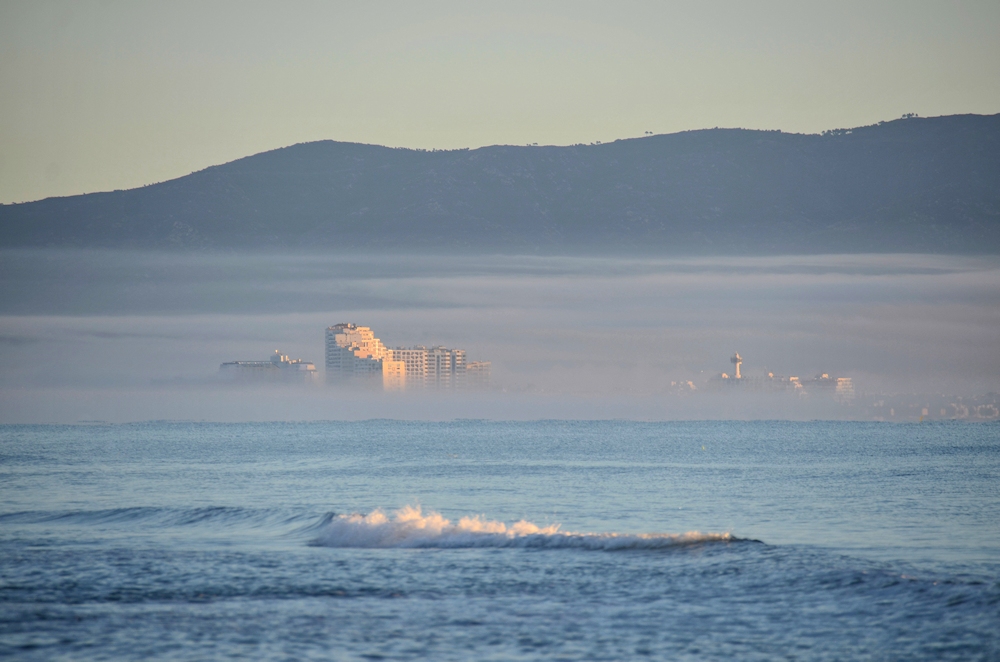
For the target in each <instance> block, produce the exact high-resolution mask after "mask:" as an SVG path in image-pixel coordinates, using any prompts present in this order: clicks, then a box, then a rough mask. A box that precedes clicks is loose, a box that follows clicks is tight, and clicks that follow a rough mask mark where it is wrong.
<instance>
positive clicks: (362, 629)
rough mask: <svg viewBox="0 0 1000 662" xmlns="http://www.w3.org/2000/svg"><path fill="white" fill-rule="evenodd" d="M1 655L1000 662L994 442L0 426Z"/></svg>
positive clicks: (768, 427)
mask: <svg viewBox="0 0 1000 662" xmlns="http://www.w3.org/2000/svg"><path fill="white" fill-rule="evenodd" d="M407 506H410V507H409V508H407ZM695 532H700V533H695ZM11 655H13V656H14V657H18V658H24V659H38V660H43V659H44V660H58V659H102V658H103V659H135V660H138V659H149V658H160V659H205V658H226V657H233V658H236V657H255V658H267V659H345V660H349V659H419V658H428V659H437V660H448V659H456V660H458V659H462V660H464V659H609V660H611V659H623V658H643V657H653V658H661V659H662V658H669V659H692V660H702V659H721V658H727V659H729V658H732V659H741V660H742V659H762V660H764V659H768V660H770V659H776V658H780V659H880V660H881V659H886V660H908V659H914V658H922V659H956V660H959V659H960V660H969V659H998V658H1000V426H998V425H993V424H984V425H965V424H931V425H928V424H923V425H916V424H914V425H893V424H863V423H821V422H816V423H778V422H775V423H768V422H759V423H742V422H740V423H736V422H732V423H626V422H534V423H494V422H480V421H460V422H454V423H440V424H436V423H409V422H393V421H370V422H362V423H303V424H233V425H222V424H220V425H215V424H182V423H149V424H133V425H114V426H7V427H0V656H11Z"/></svg>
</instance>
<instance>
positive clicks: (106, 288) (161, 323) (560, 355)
mask: <svg viewBox="0 0 1000 662" xmlns="http://www.w3.org/2000/svg"><path fill="white" fill-rule="evenodd" d="M0 280H2V283H3V288H2V293H0V347H2V348H3V351H2V352H0V393H2V404H0V420H2V421H4V422H15V421H16V422H29V421H54V422H55V421H58V422H73V421H76V420H82V419H103V420H111V421H125V420H148V419H159V418H170V419H194V420H201V419H206V420H311V419H334V418H336V419H340V418H371V417H376V418H421V419H422V418H436V419H441V418H444V419H447V418H641V419H669V418H814V417H821V418H822V417H836V416H837V413H836V412H832V413H831V412H829V411H827V410H826V408H825V407H826V405H823V404H822V403H818V402H813V403H811V404H806V403H804V402H803V401H802V400H801V398H800V399H798V400H794V399H793V400H792V401H790V402H789V401H786V399H781V398H776V397H771V396H767V395H761V396H753V397H747V398H739V399H734V398H732V397H724V396H718V395H716V396H712V395H704V394H703V393H702V392H703V391H704V390H705V387H706V385H707V381H708V379H709V377H710V376H711V375H713V374H715V373H718V372H721V371H730V370H731V365H730V364H729V361H728V360H729V356H730V355H731V354H732V352H734V351H739V352H740V353H741V355H742V356H743V357H744V364H743V373H744V374H745V375H748V376H757V375H762V374H764V373H766V372H768V371H771V372H774V373H776V374H780V375H797V376H800V377H804V378H808V377H812V376H813V375H815V374H817V373H828V374H831V375H836V376H848V377H851V378H852V379H853V380H854V383H855V388H856V389H857V390H858V391H859V392H905V393H955V394H968V395H974V394H979V393H985V392H987V391H997V390H1000V378H998V375H1000V352H997V351H996V348H997V347H1000V259H997V258H989V257H987V258H966V257H961V258H960V257H948V256H920V255H861V256H857V255H855V256H808V257H779V258H701V259H675V260H626V259H603V258H602V259H597V258H594V259H588V258H545V257H523V258H510V257H495V258H478V257H477V258H466V257H462V256H445V257H441V256H438V257H409V258H400V257H384V256H357V255H355V256H343V255H315V254H313V255H305V254H299V255H288V254H283V255H236V254H210V253H199V254H168V253H143V252H114V251H66V250H50V251H45V250H33V251H4V252H2V255H0ZM345 321H350V322H355V323H357V324H362V325H367V326H370V327H372V328H373V330H374V331H375V332H376V335H377V336H379V337H380V338H381V339H382V340H383V342H385V343H386V344H387V345H389V346H404V345H405V346H410V345H416V344H422V345H428V346H430V345H437V344H443V345H447V346H451V347H459V348H463V349H465V350H466V351H467V353H468V358H469V360H489V361H492V363H493V385H494V389H493V390H491V391H489V392H485V393H477V394H463V395H459V394H453V395H450V396H449V395H441V396H432V395H430V394H423V395H413V394H409V393H408V394H403V395H398V394H381V393H368V392H360V393H358V392H342V391H339V390H337V389H330V388H323V387H318V388H315V389H305V390H303V389H295V388H283V389H282V388H263V389H258V388H234V387H232V386H229V385H225V384H220V383H219V382H218V369H219V364H220V363H222V362H224V361H231V360H248V359H256V360H261V359H265V358H266V357H267V356H268V355H269V354H270V353H272V352H273V351H274V350H275V349H280V350H281V351H282V352H283V353H285V354H289V355H291V356H293V357H295V358H302V359H305V360H308V361H313V362H315V363H316V365H317V367H318V368H319V369H320V370H321V371H322V363H323V330H324V328H325V327H326V326H329V325H331V324H335V323H338V322H345ZM687 381H691V382H692V383H694V384H695V385H696V386H697V388H698V391H699V392H698V393H697V394H695V395H691V394H678V393H677V386H676V385H677V383H678V382H687ZM672 382H673V383H674V384H673V385H672V384H671V383H672Z"/></svg>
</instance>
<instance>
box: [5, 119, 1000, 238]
mask: <svg viewBox="0 0 1000 662" xmlns="http://www.w3.org/2000/svg"><path fill="white" fill-rule="evenodd" d="M0 229H2V233H0V236H2V239H0V245H2V246H4V247H14V246H87V247H132V248H149V249H171V248H182V249H184V248H213V249H276V248H280V249H294V248H311V249H334V250H336V249H343V250H369V251H378V250H387V251H400V250H406V251H413V250H420V251H428V252H431V251H434V252H437V251H440V252H454V251H464V252H510V253H520V252H528V253H589V254H595V253H596V254H600V253H639V254H664V255H671V254H711V253H716V254H730V253H738V254H768V253H802V252H804V253H817V252H949V253H1000V115H992V116H976V115H957V116H949V117H938V118H927V119H924V118H911V119H904V120H896V121H893V122H886V123H882V124H879V125H875V126H870V127H863V128H859V129H853V130H850V131H835V132H828V133H826V134H824V135H800V134H786V133H780V132H769V131H749V130H741V129H711V130H704V131H690V132H685V133H678V134H670V135H662V136H653V137H648V138H637V139H631V140H620V141H616V142H614V143H608V144H603V145H578V146H570V147H511V146H495V147H485V148H481V149H476V150H457V151H438V152H425V151H418V150H406V149H391V148H386V147H378V146H372V145H360V144H353V143H338V142H332V141H324V142H315V143H306V144H300V145H294V146H291V147H287V148H284V149H278V150H274V151H271V152H265V153H262V154H257V155H255V156H251V157H247V158H244V159H240V160H238V161H234V162H232V163H228V164H225V165H220V166H215V167H212V168H208V169H206V170H202V171H200V172H196V173H193V174H191V175H187V176H185V177H181V178H178V179H175V180H171V181H168V182H163V183H161V184H155V185H151V186H146V187H143V188H140V189H133V190H129V191H115V192H110V193H94V194H88V195H80V196H73V197H65V198H50V199H46V200H41V201H38V202H31V203H24V204H17V205H0Z"/></svg>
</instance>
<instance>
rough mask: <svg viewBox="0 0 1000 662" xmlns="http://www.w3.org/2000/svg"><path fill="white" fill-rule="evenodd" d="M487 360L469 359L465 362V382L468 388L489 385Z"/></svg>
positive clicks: (488, 363) (486, 386)
mask: <svg viewBox="0 0 1000 662" xmlns="http://www.w3.org/2000/svg"><path fill="white" fill-rule="evenodd" d="M491 368H492V365H491V364H490V362H489V361H470V362H469V363H467V364H465V382H466V386H467V387H468V388H472V389H486V388H489V387H490V371H491Z"/></svg>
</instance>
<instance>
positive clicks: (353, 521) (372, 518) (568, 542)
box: [313, 506, 737, 550]
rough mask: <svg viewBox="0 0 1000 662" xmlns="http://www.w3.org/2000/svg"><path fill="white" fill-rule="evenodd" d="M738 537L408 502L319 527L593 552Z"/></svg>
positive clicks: (334, 535) (427, 542)
mask: <svg viewBox="0 0 1000 662" xmlns="http://www.w3.org/2000/svg"><path fill="white" fill-rule="evenodd" d="M735 540H737V539H736V538H733V537H732V536H731V535H730V534H729V533H699V532H697V531H689V532H687V533H680V534H671V533H641V534H631V533H570V532H563V531H560V530H559V525H558V524H552V525H549V526H546V527H539V526H537V525H535V524H532V523H531V522H528V521H526V520H521V521H519V522H514V523H513V524H509V525H508V524H505V523H504V522H498V521H495V520H487V519H484V518H483V517H482V516H480V515H475V516H472V517H463V518H461V519H460V520H458V522H456V523H452V521H451V520H449V519H447V518H445V517H443V516H442V515H441V514H440V513H436V512H433V511H431V512H428V513H427V514H426V515H425V514H424V513H423V511H422V510H421V507H420V506H406V507H404V508H400V509H399V510H397V511H395V512H394V513H393V514H392V517H389V516H387V515H386V514H385V513H384V512H383V511H382V510H381V509H379V510H374V511H372V512H371V513H368V514H367V515H360V514H354V515H336V516H333V517H331V518H329V519H328V520H326V521H325V522H324V523H323V524H322V526H321V527H320V528H319V534H318V535H317V537H316V539H315V540H314V541H313V544H315V545H318V546H322V547H360V548H372V549H375V548H405V547H409V548H451V549H454V548H468V547H536V548H560V549H566V548H573V549H590V550H616V549H662V548H667V547H676V546H678V545H690V544H695V543H704V542H731V541H735Z"/></svg>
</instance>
